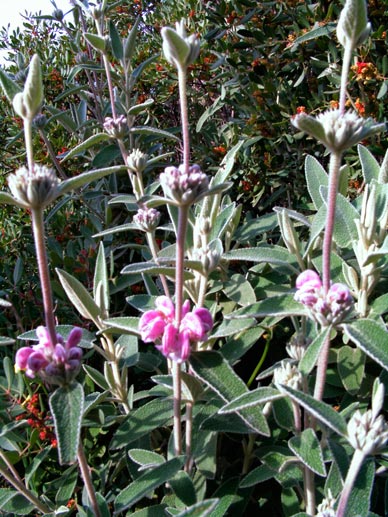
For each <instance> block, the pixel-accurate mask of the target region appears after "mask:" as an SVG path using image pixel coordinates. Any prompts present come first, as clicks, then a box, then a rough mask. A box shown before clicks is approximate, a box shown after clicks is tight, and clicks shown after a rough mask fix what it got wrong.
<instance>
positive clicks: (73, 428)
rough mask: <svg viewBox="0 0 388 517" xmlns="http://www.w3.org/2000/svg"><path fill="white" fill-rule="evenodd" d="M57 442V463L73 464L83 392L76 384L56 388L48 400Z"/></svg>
mask: <svg viewBox="0 0 388 517" xmlns="http://www.w3.org/2000/svg"><path fill="white" fill-rule="evenodd" d="M49 404H50V410H51V414H52V415H53V419H54V429H55V435H56V438H57V440H58V452H59V463H60V464H61V465H64V464H68V463H74V462H75V461H76V459H77V454H78V445H79V438H80V430H81V420H82V414H83V407H84V390H83V388H82V386H81V384H79V383H78V382H73V383H72V384H70V385H69V386H61V387H60V388H57V389H56V390H55V391H54V393H52V394H51V395H50V398H49Z"/></svg>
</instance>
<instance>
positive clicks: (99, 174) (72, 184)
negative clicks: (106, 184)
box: [58, 165, 127, 195]
mask: <svg viewBox="0 0 388 517" xmlns="http://www.w3.org/2000/svg"><path fill="white" fill-rule="evenodd" d="M126 169H127V167H125V166H124V165H117V166H114V167H107V168H105V169H94V170H92V171H89V172H83V173H82V174H79V175H78V176H74V177H73V178H69V179H68V180H65V181H62V183H60V184H59V187H58V190H59V192H60V194H59V195H63V194H67V193H68V192H71V191H72V190H75V189H78V188H80V187H83V186H84V185H86V184H87V183H90V182H92V181H97V180H99V179H101V178H103V177H104V176H108V175H109V174H115V173H117V172H121V171H124V170H126Z"/></svg>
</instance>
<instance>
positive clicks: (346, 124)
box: [292, 109, 385, 152]
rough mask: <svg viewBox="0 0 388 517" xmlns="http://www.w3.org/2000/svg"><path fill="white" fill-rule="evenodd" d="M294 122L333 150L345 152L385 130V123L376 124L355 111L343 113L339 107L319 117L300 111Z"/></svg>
mask: <svg viewBox="0 0 388 517" xmlns="http://www.w3.org/2000/svg"><path fill="white" fill-rule="evenodd" d="M292 124H293V125H294V126H295V127H297V128H298V129H300V130H301V131H304V132H305V133H307V134H308V135H310V136H312V137H314V138H316V139H317V140H318V141H319V142H321V143H322V144H324V145H325V146H326V147H327V149H328V150H329V151H331V152H343V151H345V150H346V149H348V148H349V147H352V146H353V145H355V144H358V143H359V142H361V141H362V140H364V139H365V138H368V137H370V136H372V135H374V134H376V133H379V132H381V131H383V130H385V124H376V123H375V122H374V120H373V119H371V118H368V119H365V118H363V117H360V116H358V115H357V114H356V113H355V112H353V111H348V112H345V113H342V112H341V111H340V110H338V109H330V110H327V111H325V112H323V113H321V114H319V115H318V116H317V117H313V116H311V115H307V114H306V113H300V114H299V115H296V117H294V118H293V119H292Z"/></svg>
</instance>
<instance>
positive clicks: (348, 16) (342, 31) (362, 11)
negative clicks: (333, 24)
mask: <svg viewBox="0 0 388 517" xmlns="http://www.w3.org/2000/svg"><path fill="white" fill-rule="evenodd" d="M370 29H371V25H370V23H368V20H367V12H366V1H365V0H346V2H345V6H344V8H343V9H342V11H341V14H340V18H339V20H338V25H337V38H338V41H339V42H340V43H341V45H342V46H343V47H347V46H348V45H349V46H350V47H351V48H352V49H355V48H356V47H358V46H359V45H361V44H362V43H363V42H364V41H365V40H366V38H367V37H368V36H369V32H370Z"/></svg>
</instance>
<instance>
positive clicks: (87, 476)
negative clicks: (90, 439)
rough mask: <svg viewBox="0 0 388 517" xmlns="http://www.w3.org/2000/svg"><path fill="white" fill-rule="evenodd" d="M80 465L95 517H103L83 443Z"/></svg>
mask: <svg viewBox="0 0 388 517" xmlns="http://www.w3.org/2000/svg"><path fill="white" fill-rule="evenodd" d="M78 465H79V468H80V471H81V476H82V479H83V481H84V484H85V488H86V492H87V494H88V497H89V501H90V504H91V506H92V510H93V515H94V516H95V517H101V513H100V509H99V508H98V503H97V498H96V492H95V490H94V486H93V482H92V478H91V476H90V471H89V465H88V463H87V460H86V456H85V451H84V449H83V446H82V444H81V443H80V444H79V447H78Z"/></svg>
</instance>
